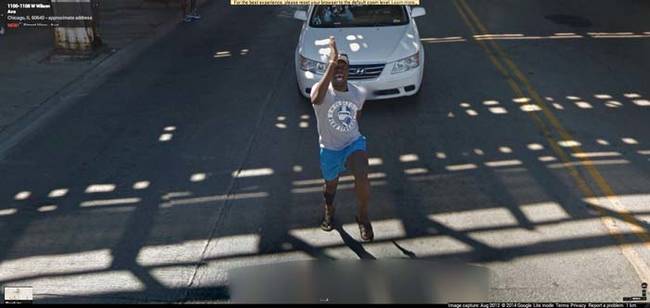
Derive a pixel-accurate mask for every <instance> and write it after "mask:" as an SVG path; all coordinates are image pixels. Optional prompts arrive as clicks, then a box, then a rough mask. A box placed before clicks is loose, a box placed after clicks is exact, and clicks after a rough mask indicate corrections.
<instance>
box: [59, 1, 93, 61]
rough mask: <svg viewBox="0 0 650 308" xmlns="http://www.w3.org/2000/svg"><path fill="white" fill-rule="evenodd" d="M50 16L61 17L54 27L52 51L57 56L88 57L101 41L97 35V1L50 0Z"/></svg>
mask: <svg viewBox="0 0 650 308" xmlns="http://www.w3.org/2000/svg"><path fill="white" fill-rule="evenodd" d="M51 4H52V13H53V14H52V15H53V16H62V17H65V19H62V20H61V21H60V22H59V25H58V26H56V27H54V49H55V52H56V53H58V54H65V55H78V56H89V55H92V54H93V52H95V51H96V50H97V49H98V48H99V47H101V46H102V41H101V39H100V38H99V35H98V33H97V28H96V26H97V18H98V15H99V14H98V11H99V2H98V1H97V0H51Z"/></svg>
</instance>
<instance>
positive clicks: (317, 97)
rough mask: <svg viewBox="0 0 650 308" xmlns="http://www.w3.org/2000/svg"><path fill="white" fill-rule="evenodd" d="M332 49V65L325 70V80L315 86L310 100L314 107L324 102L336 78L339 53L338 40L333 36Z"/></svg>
mask: <svg viewBox="0 0 650 308" xmlns="http://www.w3.org/2000/svg"><path fill="white" fill-rule="evenodd" d="M329 48H330V61H329V62H330V63H329V64H328V65H327V69H326V70H325V75H323V78H322V79H321V80H320V81H319V82H317V83H316V84H315V85H314V88H313V90H312V93H311V96H310V99H311V103H312V104H314V105H320V103H322V102H323V98H324V97H325V95H326V93H327V89H328V88H329V87H330V84H331V83H332V78H334V68H335V67H336V60H337V59H338V58H339V51H338V49H336V40H335V39H334V37H333V36H330V41H329Z"/></svg>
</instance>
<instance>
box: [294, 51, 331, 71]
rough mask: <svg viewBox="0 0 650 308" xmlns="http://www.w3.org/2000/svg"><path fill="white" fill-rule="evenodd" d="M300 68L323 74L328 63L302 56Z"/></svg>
mask: <svg viewBox="0 0 650 308" xmlns="http://www.w3.org/2000/svg"><path fill="white" fill-rule="evenodd" d="M299 61H300V63H299V64H300V69H301V70H303V71H306V72H312V73H314V74H319V75H323V74H325V70H326V69H327V65H326V64H325V63H322V62H318V61H314V60H311V59H307V58H305V57H303V56H302V55H301V56H300V59H299Z"/></svg>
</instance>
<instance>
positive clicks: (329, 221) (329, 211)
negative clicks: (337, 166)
mask: <svg viewBox="0 0 650 308" xmlns="http://www.w3.org/2000/svg"><path fill="white" fill-rule="evenodd" d="M338 183H339V178H336V179H334V180H332V181H325V185H324V186H323V197H324V199H325V216H324V217H323V222H322V223H321V229H323V230H324V231H332V230H333V229H334V225H333V219H334V211H335V208H334V197H335V196H336V187H337V186H338Z"/></svg>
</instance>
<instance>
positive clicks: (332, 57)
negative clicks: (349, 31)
mask: <svg viewBox="0 0 650 308" xmlns="http://www.w3.org/2000/svg"><path fill="white" fill-rule="evenodd" d="M329 47H330V62H336V59H338V58H339V51H338V49H336V39H335V38H334V36H330V42H329Z"/></svg>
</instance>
